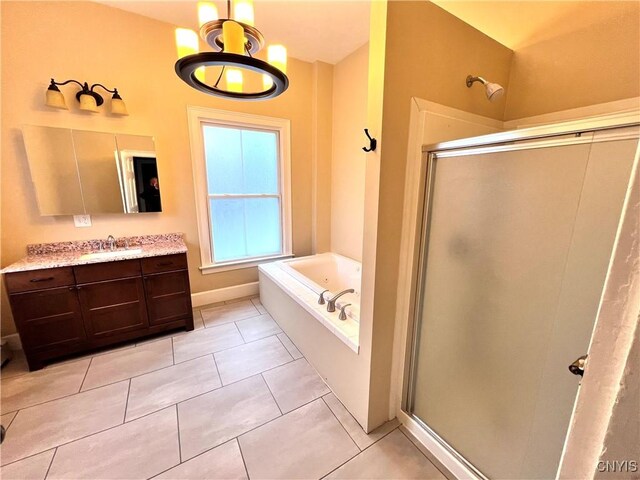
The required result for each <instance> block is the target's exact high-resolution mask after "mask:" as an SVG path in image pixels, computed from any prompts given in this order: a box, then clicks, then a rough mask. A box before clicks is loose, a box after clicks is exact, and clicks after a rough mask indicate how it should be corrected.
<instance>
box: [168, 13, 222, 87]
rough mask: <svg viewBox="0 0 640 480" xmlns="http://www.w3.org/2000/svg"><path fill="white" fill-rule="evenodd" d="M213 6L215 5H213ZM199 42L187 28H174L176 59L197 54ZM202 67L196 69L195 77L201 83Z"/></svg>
mask: <svg viewBox="0 0 640 480" xmlns="http://www.w3.org/2000/svg"><path fill="white" fill-rule="evenodd" d="M214 6H215V5H214ZM198 47H199V41H198V34H197V33H196V32H194V31H193V30H190V29H188V28H176V49H177V50H178V58H182V57H186V56H187V55H193V54H194V53H198ZM204 75H205V73H204V67H198V68H197V69H196V72H195V76H196V78H197V79H198V80H200V81H201V82H204Z"/></svg>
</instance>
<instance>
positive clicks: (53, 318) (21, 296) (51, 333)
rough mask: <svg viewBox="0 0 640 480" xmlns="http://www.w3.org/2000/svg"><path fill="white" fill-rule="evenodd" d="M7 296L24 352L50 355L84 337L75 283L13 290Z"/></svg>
mask: <svg viewBox="0 0 640 480" xmlns="http://www.w3.org/2000/svg"><path fill="white" fill-rule="evenodd" d="M9 298H10V301H11V308H12V311H13V315H14V318H15V321H16V326H17V327H18V331H19V332H20V339H21V341H22V344H23V347H24V349H25V352H27V353H43V354H45V353H51V354H52V355H54V354H56V353H58V354H59V353H60V352H64V351H67V350H68V349H69V347H73V346H77V345H81V344H82V343H83V342H84V341H85V340H86V338H87V335H86V333H85V329H84V324H83V322H82V314H81V311H80V303H79V302H78V295H77V293H76V290H75V287H62V288H51V289H47V290H39V291H35V292H26V293H14V294H11V295H10V296H9ZM43 356H46V355H43ZM30 363H31V362H30Z"/></svg>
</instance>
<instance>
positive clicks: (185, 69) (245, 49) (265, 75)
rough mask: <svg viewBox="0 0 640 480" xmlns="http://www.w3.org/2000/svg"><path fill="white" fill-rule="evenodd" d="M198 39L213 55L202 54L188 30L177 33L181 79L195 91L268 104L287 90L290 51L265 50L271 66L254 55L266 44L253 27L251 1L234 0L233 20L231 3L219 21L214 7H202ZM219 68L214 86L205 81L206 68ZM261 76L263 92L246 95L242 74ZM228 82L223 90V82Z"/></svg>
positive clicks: (202, 4) (281, 48) (205, 4)
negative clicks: (202, 41)
mask: <svg viewBox="0 0 640 480" xmlns="http://www.w3.org/2000/svg"><path fill="white" fill-rule="evenodd" d="M198 20H199V23H200V37H201V38H202V40H204V41H205V42H206V43H207V44H208V45H209V46H210V47H211V48H212V49H213V50H214V51H213V52H199V49H198V43H199V42H198V35H197V34H196V32H194V31H193V30H189V29H186V28H178V29H176V44H177V47H178V57H179V58H178V61H177V62H176V65H175V69H176V73H177V74H178V76H179V77H180V78H181V79H182V80H183V81H184V82H186V83H187V84H188V85H190V86H191V87H193V88H195V89H196V90H199V91H201V92H204V93H207V94H209V95H214V96H217V97H223V98H230V99H235V100H266V99H269V98H274V97H277V96H278V95H280V94H282V93H283V92H284V91H285V90H286V89H287V88H288V87H289V79H288V78H287V75H286V71H287V49H286V48H285V47H284V46H282V45H270V46H269V47H268V48H267V61H266V62H265V61H264V60H260V59H258V58H255V57H254V56H253V55H254V54H256V53H257V52H259V51H260V50H262V48H263V47H264V45H265V40H264V37H263V35H262V33H260V31H259V30H258V29H257V28H255V27H254V15H253V1H252V0H235V1H234V3H233V15H231V0H227V18H219V17H218V9H217V7H216V5H215V4H214V3H212V2H199V3H198ZM209 66H217V67H221V70H220V72H219V74H218V75H217V76H216V79H215V82H213V83H207V82H206V80H205V67H209ZM246 71H253V72H257V73H259V74H261V75H262V87H263V90H262V91H257V92H248V91H245V90H246V88H245V83H244V73H245V72H246ZM223 77H224V85H225V88H222V85H221V82H222V79H223Z"/></svg>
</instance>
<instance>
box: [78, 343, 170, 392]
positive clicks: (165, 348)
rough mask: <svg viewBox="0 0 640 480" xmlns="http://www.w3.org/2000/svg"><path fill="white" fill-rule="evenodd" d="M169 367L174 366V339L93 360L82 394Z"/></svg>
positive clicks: (147, 344)
mask: <svg viewBox="0 0 640 480" xmlns="http://www.w3.org/2000/svg"><path fill="white" fill-rule="evenodd" d="M169 365H173V350H172V348H171V339H170V338H167V339H165V340H158V341H157V342H151V343H145V344H144V345H140V346H138V347H136V348H128V349H125V350H122V351H117V352H113V353H108V354H106V355H100V356H98V357H94V358H93V359H92V361H91V365H90V366H89V371H88V372H87V377H86V378H85V380H84V383H83V384H82V390H88V389H90V388H95V387H99V386H102V385H107V384H109V383H115V382H118V381H120V380H124V379H126V378H131V377H134V376H136V375H142V374H143V373H147V372H151V371H153V370H158V369H160V368H163V367H168V366H169Z"/></svg>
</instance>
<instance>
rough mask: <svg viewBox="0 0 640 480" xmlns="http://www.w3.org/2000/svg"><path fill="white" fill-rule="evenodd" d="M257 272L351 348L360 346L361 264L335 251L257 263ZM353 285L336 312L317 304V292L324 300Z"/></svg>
mask: <svg viewBox="0 0 640 480" xmlns="http://www.w3.org/2000/svg"><path fill="white" fill-rule="evenodd" d="M260 272H261V273H262V274H264V275H266V276H268V277H269V278H270V279H271V280H272V281H273V282H275V283H276V284H277V285H278V286H279V287H280V288H281V289H282V290H283V291H284V292H286V293H287V295H288V296H289V297H291V299H292V300H293V301H295V302H296V303H298V304H299V305H301V306H302V307H303V308H304V309H305V310H306V311H307V312H308V313H309V314H311V315H312V316H313V317H314V318H315V319H316V320H317V321H319V322H320V323H322V324H323V325H324V326H325V327H327V328H328V329H329V330H330V331H331V332H332V333H334V334H335V335H336V336H337V337H338V338H339V339H340V340H341V341H342V342H344V343H345V344H346V345H348V346H349V347H350V348H351V349H352V350H353V351H355V352H358V349H359V330H360V283H361V273H362V265H361V264H360V263H359V262H356V261H355V260H352V259H350V258H347V257H343V256H342V255H338V254H337V253H321V254H318V255H312V256H309V257H301V258H295V259H292V260H282V261H279V262H273V263H268V264H263V265H260ZM349 288H353V289H354V290H355V293H347V294H344V295H343V296H341V297H340V298H339V299H338V300H337V302H336V311H335V312H332V313H329V312H327V304H326V303H325V304H324V305H320V304H318V299H319V298H320V293H321V292H322V291H324V290H329V291H328V292H326V293H325V294H324V296H325V298H326V299H329V298H331V297H332V296H334V295H335V294H336V293H338V292H341V291H343V290H347V289H349ZM346 304H350V305H349V306H347V307H346V308H345V312H346V314H347V319H346V320H340V319H339V318H338V315H339V313H340V308H341V307H342V306H344V305H346Z"/></svg>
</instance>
